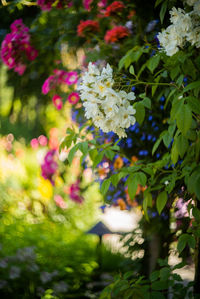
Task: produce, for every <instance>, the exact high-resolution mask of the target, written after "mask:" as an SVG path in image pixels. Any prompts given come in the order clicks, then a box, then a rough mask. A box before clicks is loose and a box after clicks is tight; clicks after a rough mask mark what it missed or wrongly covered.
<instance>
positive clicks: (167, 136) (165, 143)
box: [163, 131, 172, 148]
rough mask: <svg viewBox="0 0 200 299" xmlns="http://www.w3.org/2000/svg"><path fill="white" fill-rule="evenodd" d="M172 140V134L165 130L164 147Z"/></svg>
mask: <svg viewBox="0 0 200 299" xmlns="http://www.w3.org/2000/svg"><path fill="white" fill-rule="evenodd" d="M171 142H172V136H171V135H170V134H169V133H168V131H166V134H165V135H164V136H163V143H164V145H165V146H166V148H168V147H169V145H170V143H171Z"/></svg>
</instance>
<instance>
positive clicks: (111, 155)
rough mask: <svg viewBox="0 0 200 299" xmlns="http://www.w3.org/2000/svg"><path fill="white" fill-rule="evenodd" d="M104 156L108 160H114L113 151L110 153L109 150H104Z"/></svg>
mask: <svg viewBox="0 0 200 299" xmlns="http://www.w3.org/2000/svg"><path fill="white" fill-rule="evenodd" d="M105 155H106V157H107V158H108V159H109V160H111V161H112V160H113V158H114V156H115V153H114V152H113V151H111V150H106V151H105Z"/></svg>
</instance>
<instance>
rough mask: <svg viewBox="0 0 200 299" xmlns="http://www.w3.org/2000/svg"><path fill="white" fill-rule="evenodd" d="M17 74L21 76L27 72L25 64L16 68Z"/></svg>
mask: <svg viewBox="0 0 200 299" xmlns="http://www.w3.org/2000/svg"><path fill="white" fill-rule="evenodd" d="M14 70H15V72H16V73H18V74H19V75H20V76H21V75H23V73H24V72H25V70H26V65H25V64H18V65H17V66H16V67H15V68H14Z"/></svg>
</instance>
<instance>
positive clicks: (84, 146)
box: [79, 141, 88, 155]
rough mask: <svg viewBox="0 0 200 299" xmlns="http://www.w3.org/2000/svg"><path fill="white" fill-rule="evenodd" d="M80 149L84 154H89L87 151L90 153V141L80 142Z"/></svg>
mask: <svg viewBox="0 0 200 299" xmlns="http://www.w3.org/2000/svg"><path fill="white" fill-rule="evenodd" d="M79 149H80V151H81V152H82V153H83V155H87V153H88V142H87V141H84V142H82V143H80V145H79Z"/></svg>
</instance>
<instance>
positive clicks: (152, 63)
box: [147, 54, 160, 73]
mask: <svg viewBox="0 0 200 299" xmlns="http://www.w3.org/2000/svg"><path fill="white" fill-rule="evenodd" d="M159 62H160V55H159V54H157V55H154V56H152V57H151V58H150V59H149V60H148V61H147V67H148V69H149V70H150V71H151V72H152V73H153V72H154V70H155V69H156V68H157V66H158V65H159Z"/></svg>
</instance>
